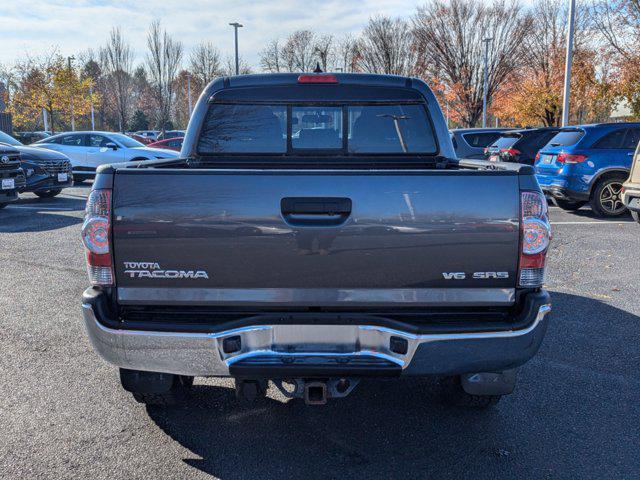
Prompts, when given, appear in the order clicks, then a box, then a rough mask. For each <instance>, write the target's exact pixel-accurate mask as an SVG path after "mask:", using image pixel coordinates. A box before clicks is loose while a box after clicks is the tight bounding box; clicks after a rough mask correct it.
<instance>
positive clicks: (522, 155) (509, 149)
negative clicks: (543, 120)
mask: <svg viewBox="0 0 640 480" xmlns="http://www.w3.org/2000/svg"><path fill="white" fill-rule="evenodd" d="M559 131H560V128H559V127H548V128H529V129H526V130H512V131H510V132H504V133H503V134H502V135H500V138H498V139H497V140H496V141H495V142H493V143H492V144H491V145H490V146H489V147H488V148H487V150H486V152H485V155H486V157H487V158H488V159H489V160H490V161H492V162H498V161H500V162H514V163H524V164H526V165H533V164H534V163H535V160H536V155H537V154H538V152H539V151H540V149H541V148H542V147H544V146H545V145H546V144H547V143H549V140H551V139H552V138H553V137H554V136H555V134H556V133H558V132H559Z"/></svg>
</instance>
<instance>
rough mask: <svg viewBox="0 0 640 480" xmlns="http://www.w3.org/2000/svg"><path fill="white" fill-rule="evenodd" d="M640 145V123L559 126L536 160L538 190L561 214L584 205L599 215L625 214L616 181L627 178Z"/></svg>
mask: <svg viewBox="0 0 640 480" xmlns="http://www.w3.org/2000/svg"><path fill="white" fill-rule="evenodd" d="M638 142H640V123H610V124H599V125H581V126H578V127H568V128H563V129H562V130H561V131H560V132H558V133H557V134H556V136H555V137H553V138H552V139H551V140H550V141H549V143H548V144H547V145H546V146H544V147H543V148H542V150H540V152H539V153H538V156H537V157H536V163H535V168H536V177H537V178H538V182H539V183H540V186H541V187H542V190H543V191H544V192H545V193H546V194H547V195H549V196H551V197H553V199H554V200H555V202H556V204H557V205H558V206H559V207H560V208H562V209H564V210H577V209H579V208H580V207H582V206H583V205H585V204H586V203H590V204H591V208H592V209H593V211H594V213H595V214H596V215H597V216H600V217H616V216H619V215H622V214H624V213H625V212H626V208H625V206H624V203H622V195H621V189H622V183H623V182H624V181H625V180H626V179H627V177H628V176H629V170H630V169H631V161H632V159H633V153H634V151H635V149H636V147H637V146H638Z"/></svg>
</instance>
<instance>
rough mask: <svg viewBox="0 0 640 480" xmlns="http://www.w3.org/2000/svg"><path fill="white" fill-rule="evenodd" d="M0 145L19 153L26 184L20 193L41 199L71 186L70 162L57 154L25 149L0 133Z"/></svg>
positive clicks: (32, 148)
mask: <svg viewBox="0 0 640 480" xmlns="http://www.w3.org/2000/svg"><path fill="white" fill-rule="evenodd" d="M0 145H11V146H12V147H13V148H15V149H16V150H17V151H18V152H20V162H21V166H22V170H23V171H24V176H25V178H26V184H25V185H23V186H22V187H21V188H20V191H21V192H33V193H35V194H36V195H37V196H39V197H41V198H49V197H55V196H56V195H58V194H59V193H60V192H61V191H62V189H63V188H65V187H70V186H71V185H73V174H72V173H71V162H70V161H69V158H68V157H67V156H66V155H64V154H62V153H59V152H54V151H53V150H46V149H43V148H34V147H27V146H25V145H23V144H22V143H20V142H19V141H18V140H16V139H14V138H13V137H11V136H9V135H7V134H6V133H4V132H0Z"/></svg>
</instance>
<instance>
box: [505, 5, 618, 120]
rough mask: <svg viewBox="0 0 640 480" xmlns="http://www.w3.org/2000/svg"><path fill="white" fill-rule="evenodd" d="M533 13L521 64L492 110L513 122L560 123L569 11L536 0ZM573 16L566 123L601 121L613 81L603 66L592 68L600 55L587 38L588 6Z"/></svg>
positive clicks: (608, 106) (611, 97) (609, 103)
mask: <svg viewBox="0 0 640 480" xmlns="http://www.w3.org/2000/svg"><path fill="white" fill-rule="evenodd" d="M533 16H534V17H535V18H536V28H535V29H534V30H533V31H532V32H531V33H530V34H529V35H528V36H527V37H526V39H525V43H524V46H525V48H524V50H523V62H522V66H521V68H519V69H517V70H514V71H513V72H511V73H510V75H509V76H508V78H507V80H506V81H505V83H504V84H503V85H502V86H501V88H500V89H499V91H498V92H496V95H495V99H494V102H493V107H494V113H495V114H496V115H498V116H500V117H501V118H503V119H504V122H503V123H505V124H511V125H515V126H536V125H544V126H559V125H560V124H561V120H562V101H563V91H564V70H565V54H566V29H567V23H568V12H567V8H566V5H565V2H561V1H560V0H539V1H538V3H537V4H536V5H535V6H534V9H533ZM576 19H577V22H576V33H575V40H574V58H573V67H572V78H571V116H570V121H571V122H572V123H584V122H587V121H599V120H604V119H606V118H607V117H608V115H609V113H610V111H611V107H612V104H613V102H614V99H615V98H614V97H615V91H614V88H613V84H612V80H611V78H610V77H609V75H608V73H609V72H608V70H607V69H606V68H602V67H601V68H599V69H598V68H596V66H597V65H598V63H599V61H598V60H599V56H601V55H602V53H601V52H599V51H598V50H597V47H596V46H595V45H593V44H592V43H591V42H590V41H589V39H590V25H589V23H588V22H589V18H588V15H587V12H586V8H584V7H579V10H578V12H577V15H576Z"/></svg>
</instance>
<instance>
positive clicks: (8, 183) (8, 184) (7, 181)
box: [2, 178, 16, 190]
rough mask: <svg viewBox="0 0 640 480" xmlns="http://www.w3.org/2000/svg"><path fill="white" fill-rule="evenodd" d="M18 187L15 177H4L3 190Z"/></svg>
mask: <svg viewBox="0 0 640 480" xmlns="http://www.w3.org/2000/svg"><path fill="white" fill-rule="evenodd" d="M15 187H16V182H15V180H14V179H13V178H3V179H2V190H12V189H14V188H15Z"/></svg>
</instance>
